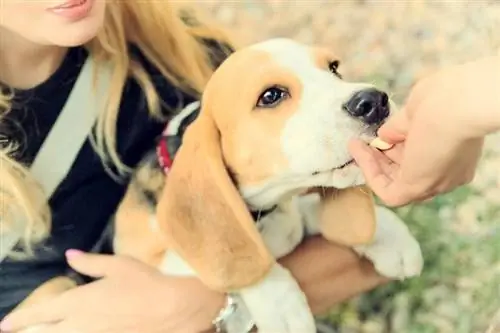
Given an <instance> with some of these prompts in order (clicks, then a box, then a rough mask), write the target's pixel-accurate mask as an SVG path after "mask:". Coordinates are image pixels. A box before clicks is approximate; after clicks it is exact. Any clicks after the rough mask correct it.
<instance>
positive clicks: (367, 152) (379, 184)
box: [349, 140, 392, 192]
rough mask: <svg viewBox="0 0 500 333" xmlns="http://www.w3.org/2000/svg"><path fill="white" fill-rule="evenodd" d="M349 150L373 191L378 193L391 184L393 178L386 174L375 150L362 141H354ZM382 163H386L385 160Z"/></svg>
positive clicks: (387, 161)
mask: <svg viewBox="0 0 500 333" xmlns="http://www.w3.org/2000/svg"><path fill="white" fill-rule="evenodd" d="M349 150H350V152H351V154H352V157H353V158H354V160H355V161H356V163H357V164H358V166H359V167H360V169H361V170H362V171H363V174H364V176H365V179H366V182H367V183H368V185H369V186H370V187H372V190H373V191H375V192H377V191H379V190H380V189H383V188H386V187H387V186H388V185H389V184H390V183H391V181H392V178H391V177H389V175H387V174H386V173H385V172H384V169H383V168H382V166H381V164H380V155H378V156H377V152H376V151H375V150H374V149H371V148H370V147H368V146H367V145H366V144H365V143H364V142H362V141H359V140H354V141H352V142H351V143H350V144H349ZM382 155H383V154H382ZM377 157H378V158H377ZM385 159H386V161H385V163H390V161H389V160H388V159H387V157H385ZM382 163H384V161H383V160H382Z"/></svg>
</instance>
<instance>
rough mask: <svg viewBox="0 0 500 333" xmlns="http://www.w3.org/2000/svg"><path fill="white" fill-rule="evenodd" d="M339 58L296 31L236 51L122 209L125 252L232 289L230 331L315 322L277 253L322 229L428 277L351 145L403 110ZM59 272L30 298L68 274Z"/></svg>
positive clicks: (173, 128) (397, 271)
mask: <svg viewBox="0 0 500 333" xmlns="http://www.w3.org/2000/svg"><path fill="white" fill-rule="evenodd" d="M338 67H339V61H338V60H337V57H336V56H335V54H332V53H331V52H329V51H328V50H326V49H323V48H319V47H309V46H306V45H303V44H300V43H298V42H295V41H293V40H289V39H281V38H279V39H271V40H267V41H264V42H260V43H257V44H254V45H251V46H249V47H246V48H243V49H241V50H239V51H237V52H235V53H233V54H232V55H231V56H230V57H229V58H227V59H226V61H225V62H223V63H222V65H221V66H220V67H219V68H218V69H217V71H216V72H215V73H214V74H213V76H212V78H211V79H210V81H209V83H208V85H207V87H206V90H205V92H204V94H203V97H202V100H201V102H195V103H193V104H191V105H189V106H188V107H186V108H185V109H184V110H182V112H180V113H179V114H178V115H177V116H176V117H175V118H174V119H172V120H171V121H170V122H169V124H168V126H167V128H166V130H165V133H164V135H163V136H162V138H161V139H160V141H159V144H158V147H157V149H156V151H152V152H151V154H149V155H148V156H146V157H145V159H144V160H143V162H142V163H141V164H140V166H139V167H138V168H137V170H136V172H135V174H134V177H133V180H132V182H131V183H130V186H129V189H128V191H127V193H126V195H125V197H124V199H123V201H122V202H121V205H120V207H119V208H118V210H117V212H116V216H115V219H114V230H113V245H114V252H115V253H117V254H121V255H129V256H131V257H134V258H136V259H138V260H141V261H143V262H145V263H148V264H150V265H153V266H155V267H157V268H158V269H159V270H161V271H162V272H163V273H164V274H169V275H183V276H197V277H199V278H200V279H201V281H203V282H204V283H205V284H206V285H207V286H208V287H210V288H213V289H215V290H218V291H221V292H224V293H228V294H231V295H232V296H233V297H234V299H235V300H236V303H237V307H236V313H235V316H232V319H231V322H229V323H226V326H227V331H228V332H229V333H242V332H247V329H248V328H243V327H242V326H241V325H243V324H245V323H248V322H253V323H254V324H255V326H256V327H257V329H258V331H259V332H261V333H298V332H300V333H314V332H316V327H315V322H314V318H313V315H312V313H311V311H310V309H309V306H308V303H307V300H306V297H305V295H304V294H303V292H302V291H301V289H300V286H299V285H298V283H297V282H296V280H295V279H294V277H293V276H292V275H291V274H290V272H289V271H288V270H287V269H285V268H284V267H282V266H281V265H280V264H279V263H277V261H276V259H277V258H280V257H282V256H285V255H287V254H289V253H290V252H292V251H293V250H294V249H295V248H296V247H297V246H298V245H299V244H300V243H301V242H302V240H303V239H304V238H305V237H307V236H310V235H317V234H321V235H323V236H324V237H325V238H326V239H328V240H330V241H332V242H336V243H341V244H344V245H347V246H350V247H352V249H353V250H354V251H356V252H357V253H359V255H362V256H365V257H367V258H369V259H370V260H371V261H372V262H373V263H374V267H375V269H376V270H377V271H378V272H379V273H380V274H382V275H384V276H387V277H390V278H395V279H404V278H408V277H413V276H417V275H419V274H420V272H421V270H422V267H423V258H422V254H421V250H420V246H419V244H418V242H417V241H416V240H415V238H414V237H413V236H412V235H411V233H410V231H409V230H408V228H407V226H406V225H405V224H404V223H403V221H401V220H400V219H399V217H398V216H397V215H395V214H394V213H393V212H391V211H390V210H388V209H386V208H383V207H379V206H376V205H375V203H374V201H373V198H372V194H371V192H370V190H369V189H368V188H367V187H366V186H365V185H364V179H363V175H362V172H361V171H360V169H359V168H358V167H357V165H356V164H355V163H354V161H353V159H352V157H351V155H350V154H349V151H348V148H347V146H348V142H349V140H351V139H353V138H361V139H363V140H366V141H367V142H371V141H372V140H373V139H374V138H375V137H376V131H377V129H378V127H380V125H381V124H382V123H383V122H384V121H385V120H386V119H387V118H388V117H389V116H390V114H391V112H392V110H393V109H394V108H393V106H392V103H391V101H390V99H389V98H388V96H387V94H386V93H384V92H382V91H380V90H378V89H376V88H375V87H374V86H372V85H370V84H367V83H353V82H347V81H345V80H343V79H342V77H341V75H340V74H339V72H338ZM174 156H175V159H174ZM333 260H335V259H334V258H333ZM50 282H51V281H49V283H50ZM56 282H57V283H54V281H52V283H53V285H52V289H46V290H47V292H45V293H44V288H45V287H46V285H42V286H41V287H40V288H39V290H37V291H36V292H35V293H34V294H33V295H32V296H36V297H33V298H29V299H28V300H26V302H25V303H23V304H22V305H21V306H25V305H28V304H30V303H32V302H39V301H42V300H43V299H44V298H45V297H51V295H54V294H55V293H58V292H61V291H62V290H64V289H65V288H63V287H64V284H63V282H64V283H66V284H68V281H67V279H66V280H65V279H62V280H59V281H56ZM54 285H56V286H59V287H58V288H55V287H54ZM71 287H73V286H72V285H70V284H68V285H67V288H71ZM67 288H66V289H67ZM242 323H243V324H242Z"/></svg>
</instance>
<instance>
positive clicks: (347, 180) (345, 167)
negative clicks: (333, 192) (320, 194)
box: [311, 159, 365, 189]
mask: <svg viewBox="0 0 500 333" xmlns="http://www.w3.org/2000/svg"><path fill="white" fill-rule="evenodd" d="M364 183H365V180H364V177H363V173H362V172H361V169H360V168H359V167H358V165H357V164H356V162H354V160H353V159H351V160H349V161H347V162H345V163H344V164H341V165H339V166H336V167H333V168H331V169H329V170H326V171H318V172H314V173H313V174H312V175H311V185H312V186H311V188H321V187H326V188H330V187H331V188H337V189H343V188H348V187H353V186H358V185H363V184H364Z"/></svg>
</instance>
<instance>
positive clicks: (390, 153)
mask: <svg viewBox="0 0 500 333" xmlns="http://www.w3.org/2000/svg"><path fill="white" fill-rule="evenodd" d="M404 149H405V143H404V142H402V143H397V144H395V145H394V146H393V147H392V148H391V149H388V150H384V151H383V152H382V153H383V154H384V155H385V156H387V157H388V158H389V159H390V160H391V161H393V162H394V163H397V164H401V161H402V160H403V152H404Z"/></svg>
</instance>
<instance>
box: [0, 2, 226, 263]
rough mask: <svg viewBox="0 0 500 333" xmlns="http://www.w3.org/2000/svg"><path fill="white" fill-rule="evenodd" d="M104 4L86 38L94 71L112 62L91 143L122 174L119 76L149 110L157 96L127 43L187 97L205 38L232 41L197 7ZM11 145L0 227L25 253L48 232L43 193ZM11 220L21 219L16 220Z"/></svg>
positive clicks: (0, 157)
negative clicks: (97, 27)
mask: <svg viewBox="0 0 500 333" xmlns="http://www.w3.org/2000/svg"><path fill="white" fill-rule="evenodd" d="M106 6H107V8H106V17H105V21H104V26H103V28H102V29H101V31H100V32H99V34H98V35H97V36H96V37H95V38H94V39H93V40H92V41H90V42H89V43H88V45H86V47H87V48H88V50H89V52H90V53H91V54H92V55H93V56H94V58H95V60H96V65H97V66H96V75H97V76H96V78H97V79H98V72H99V66H101V65H102V64H104V62H109V63H111V64H113V72H112V77H111V86H110V91H109V98H108V100H107V106H106V108H105V110H104V112H103V113H102V114H101V115H100V117H99V119H98V121H97V126H96V132H95V135H94V137H93V144H94V148H95V150H96V152H97V153H98V154H99V155H100V157H101V158H102V160H103V163H104V165H105V166H107V165H113V166H114V167H115V169H116V170H118V173H119V174H120V175H123V174H126V173H127V172H129V171H130V170H129V168H128V166H126V165H125V164H124V163H123V162H122V161H121V160H120V158H119V156H118V154H117V151H116V148H115V144H116V143H115V133H116V123H117V117H118V111H119V108H120V102H121V96H122V91H123V88H124V85H125V82H126V81H127V79H128V78H129V77H132V78H134V79H135V80H137V82H138V83H139V84H140V85H141V87H142V89H143V91H144V94H145V96H146V100H147V105H148V109H149V112H150V113H151V114H152V115H154V116H157V117H160V116H161V115H160V110H161V103H162V101H161V100H160V98H159V95H158V93H157V92H156V91H155V89H154V86H153V83H152V81H151V78H150V77H149V76H148V74H147V73H146V71H145V69H144V68H143V66H142V65H141V64H140V63H139V62H137V61H135V60H134V59H132V58H131V57H130V54H129V52H128V49H129V43H133V44H135V45H136V46H137V47H138V48H139V49H140V51H141V53H142V54H143V55H144V56H145V57H146V58H147V60H148V61H149V62H151V64H152V65H154V66H155V67H156V68H157V69H158V70H159V71H160V72H161V73H162V74H163V75H164V76H165V77H166V78H167V79H168V80H170V82H172V84H173V85H175V86H176V87H177V88H179V89H181V90H182V91H184V92H185V93H187V94H189V95H191V96H195V97H198V96H199V95H200V93H201V91H202V90H203V87H204V86H205V84H206V82H207V80H208V78H209V77H210V75H211V74H212V72H213V65H212V60H213V59H212V58H213V56H212V54H210V48H209V47H207V44H206V42H207V40H210V41H216V42H217V43H218V44H219V45H220V47H221V49H222V50H224V46H230V47H231V48H234V44H233V43H232V42H231V41H230V40H229V38H228V36H226V35H225V33H223V32H222V30H221V29H219V28H218V27H216V25H215V24H213V23H208V21H207V19H206V18H204V19H203V20H202V19H201V16H200V13H195V12H194V10H193V9H190V8H181V7H174V4H173V2H170V1H167V0H164V1H147V2H145V1H136V0H122V1H109V2H108V3H107V5H106ZM226 51H229V49H226ZM226 53H228V52H226ZM11 98H12V95H11V94H9V93H6V92H2V93H1V94H0V112H1V113H0V117H1V116H2V115H5V113H6V112H8V111H9V110H10V101H11ZM1 120H2V119H1V118H0V121H1ZM0 134H1V133H0ZM15 152H16V146H15V144H14V143H10V144H9V145H8V146H7V147H6V148H4V149H3V150H2V151H0V179H1V180H2V181H1V183H0V218H1V220H0V235H1V233H2V232H4V231H8V230H11V229H13V228H22V233H23V236H22V244H21V246H22V249H23V251H22V252H23V253H24V254H31V253H32V246H33V244H35V243H37V242H40V241H42V240H43V239H45V238H46V237H47V236H48V235H49V233H50V225H51V215H50V209H49V207H48V203H47V199H46V198H45V197H44V194H43V193H42V191H41V189H40V188H39V186H38V185H37V184H36V182H35V181H34V180H33V179H32V178H31V176H30V174H29V171H28V170H27V169H26V167H25V166H23V165H22V164H20V163H19V162H17V161H16V160H15ZM108 170H109V169H108ZM19 221H25V224H23V225H19Z"/></svg>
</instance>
